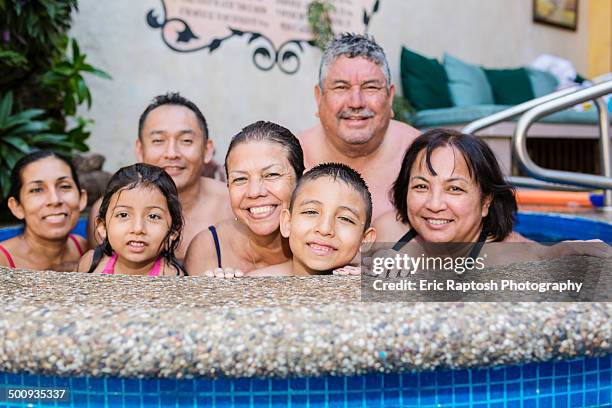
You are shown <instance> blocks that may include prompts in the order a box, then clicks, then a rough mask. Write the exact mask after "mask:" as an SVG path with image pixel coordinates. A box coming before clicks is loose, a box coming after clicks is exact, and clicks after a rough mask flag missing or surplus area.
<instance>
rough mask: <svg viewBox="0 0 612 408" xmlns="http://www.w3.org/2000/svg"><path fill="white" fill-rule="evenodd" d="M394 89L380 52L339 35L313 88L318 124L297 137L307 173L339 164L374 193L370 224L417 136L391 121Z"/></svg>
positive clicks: (385, 207)
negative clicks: (347, 168) (362, 180)
mask: <svg viewBox="0 0 612 408" xmlns="http://www.w3.org/2000/svg"><path fill="white" fill-rule="evenodd" d="M394 94H395V88H394V86H393V84H391V74H390V72H389V65H388V63H387V59H386V57H385V53H384V51H383V49H382V48H381V47H380V46H379V45H378V44H376V43H375V42H374V40H372V39H371V38H370V37H369V36H364V35H355V34H341V35H339V36H337V37H335V38H334V39H333V40H332V41H331V42H330V44H329V46H328V47H327V49H326V50H325V52H324V54H323V57H322V59H321V66H320V69H319V83H318V85H316V86H315V98H316V101H317V105H318V116H319V119H320V122H321V123H320V124H318V125H317V126H315V127H313V128H311V129H308V130H306V131H304V132H302V133H301V134H299V135H298V138H299V139H300V143H301V144H302V149H303V150H304V159H305V165H306V168H307V169H309V168H311V167H313V166H315V165H317V164H319V163H324V162H340V163H344V164H346V165H348V166H351V167H352V168H354V169H355V170H357V171H358V172H359V173H360V174H361V175H362V176H363V178H364V179H365V181H366V182H367V184H368V187H369V188H370V192H371V193H372V201H373V219H376V218H377V217H378V216H380V215H381V214H382V213H384V212H387V211H391V210H393V206H392V205H391V202H390V200H389V191H390V189H391V184H392V183H393V180H394V179H395V177H396V176H397V174H398V172H399V169H400V166H401V162H402V157H403V155H404V152H405V151H406V149H407V148H408V146H410V144H411V143H412V141H413V140H414V139H415V138H416V137H417V136H418V134H419V132H418V130H416V129H414V128H412V127H410V126H408V125H406V124H404V123H401V122H398V121H395V120H392V117H393V111H392V109H391V107H392V103H393V96H394Z"/></svg>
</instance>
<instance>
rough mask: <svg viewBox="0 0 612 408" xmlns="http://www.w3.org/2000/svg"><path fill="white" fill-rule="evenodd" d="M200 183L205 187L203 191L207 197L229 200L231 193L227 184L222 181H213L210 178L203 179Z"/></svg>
mask: <svg viewBox="0 0 612 408" xmlns="http://www.w3.org/2000/svg"><path fill="white" fill-rule="evenodd" d="M200 183H201V184H202V186H203V187H204V188H203V189H202V190H203V191H204V192H205V194H206V196H207V197H223V198H227V197H228V195H229V193H228V190H227V184H225V183H224V182H222V181H219V180H215V179H211V178H210V177H202V178H201V179H200Z"/></svg>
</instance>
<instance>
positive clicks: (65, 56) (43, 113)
mask: <svg viewBox="0 0 612 408" xmlns="http://www.w3.org/2000/svg"><path fill="white" fill-rule="evenodd" d="M73 11H77V0H0V100H1V102H0V193H1V194H2V196H3V197H4V196H5V194H6V191H8V187H9V186H8V175H9V174H10V171H11V169H12V168H13V166H14V164H15V162H16V161H17V160H18V159H19V158H20V157H21V156H23V155H25V154H27V153H29V152H30V151H32V150H37V149H50V150H55V151H59V152H62V153H65V154H68V155H70V154H72V152H73V151H74V150H78V151H87V150H89V148H88V146H87V143H86V141H87V138H88V137H89V135H90V132H89V130H88V127H89V126H90V125H91V124H92V123H93V121H91V120H88V119H85V118H82V117H80V116H78V115H77V110H78V107H79V106H81V105H83V104H87V107H88V108H90V107H91V103H92V96H91V92H90V90H89V87H88V86H87V83H86V82H85V78H84V77H83V75H84V74H85V73H88V74H92V75H95V76H98V77H101V78H106V79H110V76H109V75H108V74H107V73H106V72H104V71H101V70H99V69H97V68H94V67H93V66H92V65H91V64H89V63H88V62H87V61H86V55H85V54H83V53H82V52H81V50H80V49H79V46H78V44H77V41H76V40H74V39H72V40H71V41H70V40H69V39H68V36H67V34H66V33H67V31H68V29H69V28H70V24H71V14H72V12H73Z"/></svg>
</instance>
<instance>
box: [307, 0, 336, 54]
mask: <svg viewBox="0 0 612 408" xmlns="http://www.w3.org/2000/svg"><path fill="white" fill-rule="evenodd" d="M332 11H334V6H333V5H332V4H331V2H330V1H329V0H315V1H312V2H310V4H308V12H307V14H308V24H310V29H311V31H312V34H313V35H314V45H315V46H317V47H319V48H320V49H325V46H326V45H327V43H328V42H329V41H330V40H331V39H332V37H333V36H334V31H333V30H332V22H331V13H332Z"/></svg>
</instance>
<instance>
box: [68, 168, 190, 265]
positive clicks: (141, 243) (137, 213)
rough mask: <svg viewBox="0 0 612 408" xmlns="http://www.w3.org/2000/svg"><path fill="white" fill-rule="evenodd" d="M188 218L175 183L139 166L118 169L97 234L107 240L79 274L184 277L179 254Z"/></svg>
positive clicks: (90, 254)
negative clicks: (181, 237)
mask: <svg viewBox="0 0 612 408" xmlns="http://www.w3.org/2000/svg"><path fill="white" fill-rule="evenodd" d="M182 228H183V218H182V215H181V204H180V202H179V199H178V193H177V191H176V186H175V185H174V182H173V181H172V178H170V176H169V175H168V174H167V173H166V172H165V171H164V170H162V169H161V168H159V167H156V166H151V165H148V164H143V163H137V164H134V165H132V166H127V167H123V168H121V169H119V171H117V173H115V175H113V177H112V178H111V180H110V181H109V183H108V187H107V188H106V192H105V194H104V198H103V199H102V204H101V205H100V212H99V214H98V218H97V219H96V231H97V233H98V234H100V237H101V239H102V240H103V242H102V244H101V245H100V246H98V247H97V248H96V249H95V250H92V251H89V252H88V253H86V254H85V255H84V256H83V258H81V261H80V262H79V266H78V271H79V272H97V273H103V274H126V275H149V276H160V275H170V276H174V275H175V276H183V275H186V272H185V270H184V269H183V267H182V266H181V265H180V263H179V262H178V261H177V259H176V257H175V255H174V251H175V250H176V248H177V246H178V244H179V239H180V236H181V230H182Z"/></svg>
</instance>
